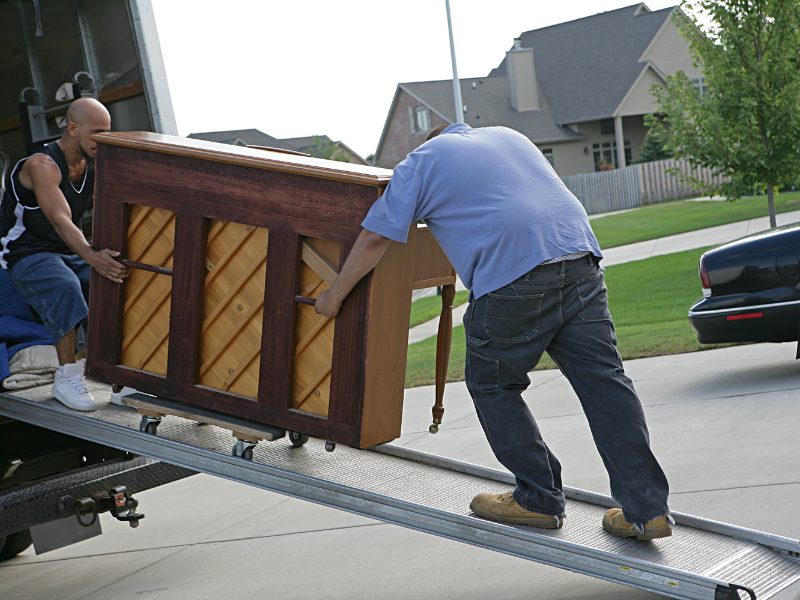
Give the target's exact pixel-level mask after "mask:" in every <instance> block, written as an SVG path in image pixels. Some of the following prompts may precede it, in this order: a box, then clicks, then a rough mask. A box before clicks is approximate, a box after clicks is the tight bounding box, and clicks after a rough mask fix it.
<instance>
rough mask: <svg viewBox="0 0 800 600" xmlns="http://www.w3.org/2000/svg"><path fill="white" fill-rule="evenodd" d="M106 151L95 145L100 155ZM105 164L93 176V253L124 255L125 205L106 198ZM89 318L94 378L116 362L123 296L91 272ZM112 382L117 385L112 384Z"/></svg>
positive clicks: (115, 285)
mask: <svg viewBox="0 0 800 600" xmlns="http://www.w3.org/2000/svg"><path fill="white" fill-rule="evenodd" d="M105 150H106V148H103V147H102V146H98V154H99V155H100V156H102V154H103V153H104V151H105ZM103 164H104V163H102V162H101V163H100V164H99V165H98V169H97V172H96V174H95V200H94V215H93V221H92V247H93V248H94V249H95V250H102V249H105V248H109V249H111V250H116V251H118V252H120V253H122V255H123V256H124V253H125V242H126V239H127V231H128V223H127V213H128V211H127V210H126V207H125V205H124V204H123V203H122V202H118V201H115V200H112V199H107V198H106V196H107V195H108V192H109V191H110V190H108V185H107V174H108V173H107V170H106V169H105V168H103ZM89 305H90V306H91V307H92V310H91V312H90V315H89V323H88V324H89V331H88V340H87V341H88V346H87V347H88V348H89V349H90V352H87V361H86V362H87V373H88V374H89V375H91V376H93V377H95V376H96V375H95V374H94V373H95V371H96V369H97V368H98V367H99V366H100V365H114V364H117V363H118V362H119V355H120V348H121V344H122V309H123V308H124V296H123V293H122V285H121V284H118V283H114V282H113V281H111V280H110V279H106V278H105V277H103V276H102V275H100V274H99V273H97V271H95V270H94V269H92V275H91V282H90V285H89ZM112 383H116V382H114V381H112Z"/></svg>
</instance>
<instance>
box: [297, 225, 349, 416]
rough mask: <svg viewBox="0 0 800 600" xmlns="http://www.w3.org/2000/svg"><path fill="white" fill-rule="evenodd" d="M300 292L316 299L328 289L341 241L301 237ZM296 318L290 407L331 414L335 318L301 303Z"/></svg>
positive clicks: (333, 277)
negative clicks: (325, 315) (321, 313)
mask: <svg viewBox="0 0 800 600" xmlns="http://www.w3.org/2000/svg"><path fill="white" fill-rule="evenodd" d="M302 243H303V249H302V251H301V259H300V260H301V265H300V273H299V276H298V277H299V285H298V286H297V287H298V292H299V294H300V295H301V296H305V297H307V298H317V297H319V295H320V293H322V292H323V291H324V290H328V289H330V287H331V284H332V283H333V280H334V279H335V277H336V274H337V272H338V269H337V268H336V267H334V266H333V265H336V264H338V262H339V253H340V245H339V243H338V242H331V241H329V240H321V239H318V238H304V239H303V240H302ZM296 311H297V315H296V317H295V337H294V340H295V344H294V352H295V354H294V365H293V371H294V373H293V377H292V395H291V399H290V402H289V406H288V408H292V409H296V410H300V411H303V412H308V413H311V414H314V415H318V416H320V417H327V416H328V408H329V405H330V396H331V370H332V368H333V339H334V330H335V323H336V319H328V318H326V317H323V316H322V315H318V314H317V312H316V311H315V310H314V307H313V306H309V305H307V304H298V305H297V308H296Z"/></svg>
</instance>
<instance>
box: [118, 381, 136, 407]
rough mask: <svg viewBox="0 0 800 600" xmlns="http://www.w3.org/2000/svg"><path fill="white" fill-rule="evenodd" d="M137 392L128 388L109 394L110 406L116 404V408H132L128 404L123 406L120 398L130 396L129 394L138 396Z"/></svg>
mask: <svg viewBox="0 0 800 600" xmlns="http://www.w3.org/2000/svg"><path fill="white" fill-rule="evenodd" d="M138 393H139V392H138V390H135V389H133V388H129V387H128V386H125V387H123V388H122V389H121V390H120V391H119V392H114V391H112V392H111V404H116V405H117V406H127V407H128V408H134V407H133V406H131V405H130V404H123V403H122V397H123V396H130V395H131V394H138Z"/></svg>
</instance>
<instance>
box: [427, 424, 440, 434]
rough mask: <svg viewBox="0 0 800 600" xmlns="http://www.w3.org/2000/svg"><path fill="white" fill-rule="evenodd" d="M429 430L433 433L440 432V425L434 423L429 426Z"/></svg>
mask: <svg viewBox="0 0 800 600" xmlns="http://www.w3.org/2000/svg"><path fill="white" fill-rule="evenodd" d="M428 431H430V432H431V433H439V426H438V425H437V424H436V423H434V424H433V425H431V426H430V427H428Z"/></svg>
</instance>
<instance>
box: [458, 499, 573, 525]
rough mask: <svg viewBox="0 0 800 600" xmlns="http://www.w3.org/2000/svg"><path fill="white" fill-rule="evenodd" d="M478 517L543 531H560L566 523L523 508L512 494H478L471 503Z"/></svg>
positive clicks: (557, 518)
mask: <svg viewBox="0 0 800 600" xmlns="http://www.w3.org/2000/svg"><path fill="white" fill-rule="evenodd" d="M469 507H470V508H471V509H472V511H473V512H474V513H475V514H476V515H480V516H481V517H484V518H486V519H491V520H492V521H500V522H501V523H514V524H515V525H528V526H530V527H540V528H542V529H560V528H561V525H562V524H563V523H564V519H563V518H562V517H553V516H550V515H543V514H541V513H537V512H533V511H530V510H526V509H524V508H522V507H521V506H520V505H519V504H517V502H516V501H515V500H514V496H512V494H511V492H506V493H505V494H478V495H477V496H475V497H474V498H473V499H472V502H470V503H469Z"/></svg>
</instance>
